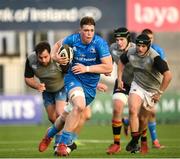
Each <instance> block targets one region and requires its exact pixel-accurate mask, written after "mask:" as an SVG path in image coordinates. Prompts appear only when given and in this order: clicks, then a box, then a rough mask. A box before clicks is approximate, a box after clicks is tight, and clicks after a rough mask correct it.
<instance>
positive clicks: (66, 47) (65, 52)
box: [59, 45, 73, 64]
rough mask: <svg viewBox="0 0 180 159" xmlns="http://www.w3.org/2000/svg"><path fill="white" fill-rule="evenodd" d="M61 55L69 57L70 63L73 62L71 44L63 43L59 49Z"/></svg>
mask: <svg viewBox="0 0 180 159" xmlns="http://www.w3.org/2000/svg"><path fill="white" fill-rule="evenodd" d="M59 56H61V57H66V58H69V63H71V62H72V59H73V49H72V48H71V47H70V46H69V45H62V46H61V48H60V50H59ZM69 63H68V64H69Z"/></svg>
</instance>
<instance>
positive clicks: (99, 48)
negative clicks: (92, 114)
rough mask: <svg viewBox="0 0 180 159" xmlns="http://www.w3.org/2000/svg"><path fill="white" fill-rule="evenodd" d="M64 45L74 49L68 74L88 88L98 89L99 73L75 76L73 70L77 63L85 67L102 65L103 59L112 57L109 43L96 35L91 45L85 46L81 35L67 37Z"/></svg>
mask: <svg viewBox="0 0 180 159" xmlns="http://www.w3.org/2000/svg"><path fill="white" fill-rule="evenodd" d="M63 44H67V45H69V46H71V47H72V48H73V51H74V57H73V61H72V63H71V67H70V68H69V71H68V73H69V74H72V75H73V76H75V77H76V78H77V79H78V80H79V81H80V82H81V83H82V85H83V87H86V88H92V89H96V86H97V83H98V81H99V78H100V74H97V73H83V74H74V73H73V72H72V71H71V68H72V67H73V66H74V65H76V63H80V64H83V65H85V66H91V65H97V64H100V63H101V58H103V57H107V56H110V51H109V47H108V44H107V42H106V41H105V40H104V39H102V38H101V37H100V36H98V35H94V38H93V39H92V41H91V43H89V44H83V43H82V41H81V36H80V34H79V33H77V34H72V35H70V36H68V37H66V38H65V39H64V41H63Z"/></svg>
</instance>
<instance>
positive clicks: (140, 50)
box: [136, 44, 148, 56]
mask: <svg viewBox="0 0 180 159" xmlns="http://www.w3.org/2000/svg"><path fill="white" fill-rule="evenodd" d="M136 49H137V53H138V55H139V56H144V55H145V54H146V52H147V50H148V47H147V45H145V44H137V45H136Z"/></svg>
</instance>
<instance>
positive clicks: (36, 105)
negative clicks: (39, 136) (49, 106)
mask: <svg viewBox="0 0 180 159" xmlns="http://www.w3.org/2000/svg"><path fill="white" fill-rule="evenodd" d="M42 110H43V109H42V99H41V97H40V96H32V95H23V96H21V95H19V96H18V95H17V96H4V95H3V96H0V124H34V123H35V124H39V123H41V122H42V117H43V111H42Z"/></svg>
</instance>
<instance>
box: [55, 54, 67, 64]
mask: <svg viewBox="0 0 180 159" xmlns="http://www.w3.org/2000/svg"><path fill="white" fill-rule="evenodd" d="M56 59H57V60H56V62H58V64H60V65H67V64H68V63H69V58H66V57H61V56H57V57H56Z"/></svg>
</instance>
